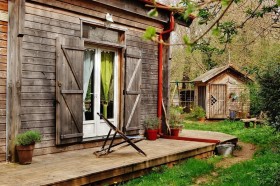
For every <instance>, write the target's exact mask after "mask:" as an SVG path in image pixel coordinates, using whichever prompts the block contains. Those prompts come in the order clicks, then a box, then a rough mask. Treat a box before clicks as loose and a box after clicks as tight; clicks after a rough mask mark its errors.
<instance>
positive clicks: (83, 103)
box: [0, 0, 175, 161]
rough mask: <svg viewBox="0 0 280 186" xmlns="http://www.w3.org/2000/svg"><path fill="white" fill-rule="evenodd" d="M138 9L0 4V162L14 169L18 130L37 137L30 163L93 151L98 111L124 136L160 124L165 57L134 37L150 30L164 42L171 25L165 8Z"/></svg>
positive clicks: (98, 135)
mask: <svg viewBox="0 0 280 186" xmlns="http://www.w3.org/2000/svg"><path fill="white" fill-rule="evenodd" d="M146 4H151V5H153V1H149V0H137V1H136V0H135V1H131V0H121V1H117V0H113V1H112V0H102V1H98V0H75V1H74V0H48V1H46V0H20V1H18V0H9V1H7V0H0V13H1V14H0V18H1V20H0V28H1V30H0V36H1V38H0V41H1V42H0V44H1V45H0V49H1V50H0V51H1V53H0V55H1V58H0V59H1V61H0V71H1V75H0V102H1V105H0V106H1V107H0V134H1V135H0V147H1V148H0V161H5V160H10V161H14V160H15V144H14V141H15V136H16V135H17V134H18V133H21V132H24V131H26V130H31V129H33V130H38V131H40V132H41V133H42V134H43V139H42V142H41V143H38V144H36V146H35V151H34V155H35V156H38V155H43V154H51V153H59V152H65V151H71V150H78V149H85V148H91V147H96V146H100V145H101V141H102V140H103V139H104V138H105V137H106V136H105V135H106V134H107V132H108V130H109V128H108V127H107V126H106V125H105V124H104V123H103V121H102V120H100V118H99V117H98V115H97V113H98V112H99V113H103V114H104V115H106V116H107V118H108V119H109V121H111V122H112V123H113V124H114V125H115V126H116V127H117V128H119V129H120V130H122V131H124V132H125V133H126V134H139V132H140V131H141V130H140V129H141V124H142V123H143V120H144V118H146V117H156V116H158V117H161V115H162V103H164V105H165V106H166V107H167V108H168V104H169V101H168V97H169V69H170V63H169V55H170V50H169V46H168V45H163V44H162V43H155V42H152V41H145V40H143V38H142V36H143V34H144V32H145V30H146V28H147V27H148V26H153V27H154V28H155V30H156V34H157V36H158V37H159V38H160V39H162V40H163V41H164V42H165V43H169V36H170V32H172V30H173V29H174V24H175V23H174V20H175V19H174V17H173V14H171V12H170V11H169V10H164V9H161V10H159V11H158V12H159V13H158V16H157V17H149V16H148V14H147V13H148V12H149V11H150V9H151V8H149V7H147V6H145V5H146ZM7 28H9V30H8V29H7ZM7 30H8V31H7ZM7 40H8V41H9V42H8V43H9V44H8V45H7ZM7 64H8V65H7Z"/></svg>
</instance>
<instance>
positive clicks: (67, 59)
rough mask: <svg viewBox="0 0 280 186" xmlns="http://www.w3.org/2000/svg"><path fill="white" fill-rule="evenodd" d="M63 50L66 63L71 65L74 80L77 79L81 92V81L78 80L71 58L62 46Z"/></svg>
mask: <svg viewBox="0 0 280 186" xmlns="http://www.w3.org/2000/svg"><path fill="white" fill-rule="evenodd" d="M61 48H62V51H63V53H64V55H65V58H66V61H67V63H68V65H69V67H70V69H71V71H72V73H73V75H74V78H75V80H76V82H77V85H78V87H79V89H80V90H81V87H82V85H81V84H80V81H79V80H78V75H77V74H76V71H75V70H74V68H73V66H72V63H71V60H70V57H69V55H68V53H67V51H66V50H65V48H64V47H63V46H61Z"/></svg>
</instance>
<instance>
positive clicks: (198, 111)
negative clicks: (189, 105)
mask: <svg viewBox="0 0 280 186" xmlns="http://www.w3.org/2000/svg"><path fill="white" fill-rule="evenodd" d="M192 115H193V117H194V118H197V119H199V118H204V117H205V116H206V113H205V110H204V109H203V108H202V107H200V106H196V107H194V109H193V110H192Z"/></svg>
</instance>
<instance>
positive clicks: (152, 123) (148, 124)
mask: <svg viewBox="0 0 280 186" xmlns="http://www.w3.org/2000/svg"><path fill="white" fill-rule="evenodd" d="M159 123H160V119H159V118H157V117H155V118H147V119H145V120H144V127H145V128H146V129H157V128H158V126H159Z"/></svg>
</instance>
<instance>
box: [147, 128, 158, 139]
mask: <svg viewBox="0 0 280 186" xmlns="http://www.w3.org/2000/svg"><path fill="white" fill-rule="evenodd" d="M157 133H158V129H147V130H146V137H147V139H148V140H156V139H157Z"/></svg>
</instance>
